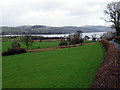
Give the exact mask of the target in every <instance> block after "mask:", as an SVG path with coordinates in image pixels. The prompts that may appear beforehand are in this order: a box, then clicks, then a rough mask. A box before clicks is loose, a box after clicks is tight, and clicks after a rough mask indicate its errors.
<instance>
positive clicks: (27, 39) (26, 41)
mask: <svg viewBox="0 0 120 90" xmlns="http://www.w3.org/2000/svg"><path fill="white" fill-rule="evenodd" d="M23 42H24V44H25V45H26V47H27V49H28V47H29V46H32V43H33V40H32V37H31V36H30V35H26V36H25V37H24V38H23Z"/></svg>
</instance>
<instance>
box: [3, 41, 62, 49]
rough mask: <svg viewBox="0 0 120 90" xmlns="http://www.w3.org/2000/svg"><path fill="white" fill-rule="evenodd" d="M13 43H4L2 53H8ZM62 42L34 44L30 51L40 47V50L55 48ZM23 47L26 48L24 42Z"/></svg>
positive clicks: (21, 43)
mask: <svg viewBox="0 0 120 90" xmlns="http://www.w3.org/2000/svg"><path fill="white" fill-rule="evenodd" d="M11 43H12V42H2V51H7V50H8V48H11ZM59 43H60V42H34V43H33V45H32V46H31V47H29V48H28V49H35V48H38V46H40V48H46V47H55V46H58V45H59ZM20 45H21V47H23V48H26V46H25V45H24V43H23V42H20Z"/></svg>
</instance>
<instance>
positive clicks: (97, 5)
mask: <svg viewBox="0 0 120 90" xmlns="http://www.w3.org/2000/svg"><path fill="white" fill-rule="evenodd" d="M112 1H113V0H2V1H1V3H0V8H1V9H2V11H1V12H2V18H0V20H1V19H2V25H9V26H16V25H26V24H27V25H28V24H30V25H34V24H44V25H52V26H62V25H76V26H77V25H78V26H81V25H88V24H89V25H104V24H105V23H104V21H102V20H101V19H100V17H104V12H103V11H104V10H105V7H106V5H107V4H108V3H110V2H112ZM116 1H118V0H116Z"/></svg>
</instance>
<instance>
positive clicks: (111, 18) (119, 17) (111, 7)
mask: <svg viewBox="0 0 120 90" xmlns="http://www.w3.org/2000/svg"><path fill="white" fill-rule="evenodd" d="M104 12H105V14H106V15H107V18H106V19H105V21H106V22H110V23H112V27H113V28H115V30H116V33H117V36H120V1H119V2H112V3H109V4H108V5H107V9H106V10H105V11H104Z"/></svg>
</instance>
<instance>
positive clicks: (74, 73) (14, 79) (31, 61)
mask: <svg viewBox="0 0 120 90" xmlns="http://www.w3.org/2000/svg"><path fill="white" fill-rule="evenodd" d="M104 54H105V51H104V49H103V47H102V45H101V44H100V43H98V44H93V45H87V46H81V47H74V48H66V49H59V50H53V51H45V52H34V53H26V54H20V55H13V56H6V57H3V64H2V66H3V70H2V71H3V73H2V74H3V77H2V78H3V82H2V84H3V88H88V87H89V86H90V84H91V83H92V81H93V78H94V76H95V74H96V70H97V69H98V67H99V66H100V64H101V63H102V61H103V57H104Z"/></svg>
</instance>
